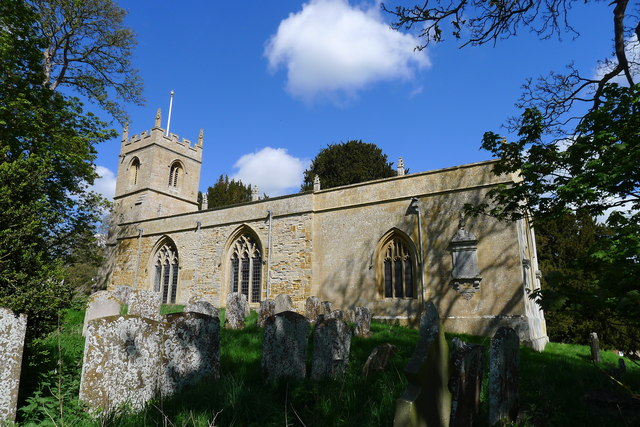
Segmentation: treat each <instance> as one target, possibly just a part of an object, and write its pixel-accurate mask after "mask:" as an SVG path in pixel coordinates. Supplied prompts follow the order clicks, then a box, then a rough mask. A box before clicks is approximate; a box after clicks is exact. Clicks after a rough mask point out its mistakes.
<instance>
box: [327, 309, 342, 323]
mask: <svg viewBox="0 0 640 427" xmlns="http://www.w3.org/2000/svg"><path fill="white" fill-rule="evenodd" d="M324 318H325V319H338V320H342V321H343V322H344V311H342V310H333V311H332V312H331V313H329V314H327V315H326V316H325V317H324Z"/></svg>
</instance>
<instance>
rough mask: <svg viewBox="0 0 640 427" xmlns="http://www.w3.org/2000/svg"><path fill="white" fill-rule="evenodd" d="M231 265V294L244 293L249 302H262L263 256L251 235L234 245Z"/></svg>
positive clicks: (241, 238) (243, 236)
mask: <svg viewBox="0 0 640 427" xmlns="http://www.w3.org/2000/svg"><path fill="white" fill-rule="evenodd" d="M230 265H231V271H230V274H229V277H230V280H231V283H230V286H229V289H230V290H231V292H241V293H243V294H244V295H246V296H247V301H250V302H260V290H261V284H262V254H261V253H260V248H259V247H258V245H257V244H256V241H255V240H254V239H253V238H252V237H251V236H250V235H247V234H244V235H242V236H240V237H239V238H238V239H237V240H236V241H235V242H234V243H233V246H231V262H230Z"/></svg>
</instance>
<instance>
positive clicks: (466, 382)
mask: <svg viewBox="0 0 640 427" xmlns="http://www.w3.org/2000/svg"><path fill="white" fill-rule="evenodd" d="M451 344H452V347H453V350H452V353H453V354H452V357H451V359H452V362H453V363H452V366H451V371H452V372H451V379H450V380H449V390H451V395H452V396H451V399H452V402H451V422H450V424H449V425H450V426H451V427H456V426H457V427H466V426H471V425H473V421H474V419H475V417H476V415H478V412H479V410H480V388H481V387H482V379H483V377H484V346H482V345H480V344H468V343H466V342H464V341H462V340H461V339H459V338H454V339H453V341H452V343H451Z"/></svg>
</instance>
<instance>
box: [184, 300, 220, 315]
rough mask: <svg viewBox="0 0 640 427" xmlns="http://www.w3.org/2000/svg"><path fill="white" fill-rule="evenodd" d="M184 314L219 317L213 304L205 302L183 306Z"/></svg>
mask: <svg viewBox="0 0 640 427" xmlns="http://www.w3.org/2000/svg"><path fill="white" fill-rule="evenodd" d="M184 312H185V313H202V314H206V315H207V316H211V317H220V313H219V311H218V309H217V308H216V307H214V306H213V304H211V303H209V302H207V301H195V302H192V303H189V304H187V305H185V306H184Z"/></svg>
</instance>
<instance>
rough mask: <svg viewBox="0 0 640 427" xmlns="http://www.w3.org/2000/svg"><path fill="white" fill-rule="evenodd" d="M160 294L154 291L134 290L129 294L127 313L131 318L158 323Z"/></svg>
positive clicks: (159, 317)
mask: <svg viewBox="0 0 640 427" xmlns="http://www.w3.org/2000/svg"><path fill="white" fill-rule="evenodd" d="M161 305H162V294H161V293H160V292H155V291H147V290H140V289H134V290H132V291H131V293H130V294H129V311H128V313H129V314H130V315H133V316H140V317H144V318H146V319H152V320H157V321H160V319H161V316H160V306H161Z"/></svg>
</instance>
